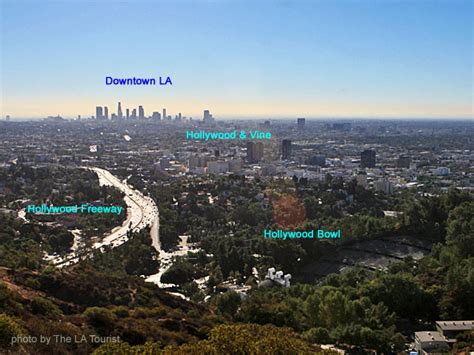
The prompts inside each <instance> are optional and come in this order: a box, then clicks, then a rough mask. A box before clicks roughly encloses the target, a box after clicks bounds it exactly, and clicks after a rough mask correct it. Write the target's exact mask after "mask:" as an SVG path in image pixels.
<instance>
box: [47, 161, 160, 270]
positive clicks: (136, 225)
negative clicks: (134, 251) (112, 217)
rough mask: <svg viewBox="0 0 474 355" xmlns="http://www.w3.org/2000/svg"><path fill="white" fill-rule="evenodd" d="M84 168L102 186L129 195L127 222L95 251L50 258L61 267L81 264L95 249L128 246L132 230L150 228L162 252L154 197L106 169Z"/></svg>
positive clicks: (155, 244)
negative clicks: (129, 231)
mask: <svg viewBox="0 0 474 355" xmlns="http://www.w3.org/2000/svg"><path fill="white" fill-rule="evenodd" d="M84 168H85V169H90V170H92V171H94V172H95V173H96V174H97V176H98V177H99V184H100V185H101V186H102V185H109V186H115V187H116V188H117V189H119V190H120V191H122V192H123V193H124V194H125V197H124V201H125V203H126V204H127V219H126V220H125V222H124V223H123V224H122V225H121V226H119V227H116V228H114V229H113V230H112V231H111V233H110V234H109V235H107V236H106V237H104V238H102V239H101V240H100V241H98V242H96V243H94V244H93V245H92V248H89V249H85V248H83V249H78V250H77V251H73V252H71V253H69V254H67V255H65V256H47V257H46V259H47V260H50V261H52V262H53V263H54V264H55V265H57V266H58V267H64V266H67V265H71V264H74V263H76V262H78V261H79V260H80V259H81V257H84V256H87V255H90V254H91V251H92V250H94V249H98V250H100V251H101V252H103V251H104V247H105V246H110V247H112V248H113V247H116V246H119V245H121V244H123V243H125V242H126V241H127V231H128V230H132V231H139V230H141V229H143V228H145V227H147V226H151V232H150V234H151V235H150V237H151V238H152V245H153V247H154V248H155V249H156V251H157V252H160V250H161V248H160V239H159V213H158V207H157V206H156V204H155V203H154V201H153V200H152V199H151V198H150V197H148V196H145V195H143V194H142V193H141V192H140V191H137V190H134V189H132V188H131V187H130V186H128V185H127V184H126V183H124V182H122V181H120V180H119V179H118V178H117V177H115V176H114V175H112V174H111V173H110V172H109V171H107V170H105V169H101V168H88V167H84Z"/></svg>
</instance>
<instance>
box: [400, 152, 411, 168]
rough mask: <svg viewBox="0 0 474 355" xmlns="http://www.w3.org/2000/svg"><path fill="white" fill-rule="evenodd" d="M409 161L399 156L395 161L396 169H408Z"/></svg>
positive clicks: (406, 157)
mask: <svg viewBox="0 0 474 355" xmlns="http://www.w3.org/2000/svg"><path fill="white" fill-rule="evenodd" d="M410 163H411V159H410V157H408V156H406V155H400V156H399V157H398V159H397V168H406V169H408V168H409V167H410Z"/></svg>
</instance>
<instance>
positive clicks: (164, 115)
mask: <svg viewBox="0 0 474 355" xmlns="http://www.w3.org/2000/svg"><path fill="white" fill-rule="evenodd" d="M161 118H162V119H164V120H166V109H165V108H164V109H163V115H162V116H161Z"/></svg>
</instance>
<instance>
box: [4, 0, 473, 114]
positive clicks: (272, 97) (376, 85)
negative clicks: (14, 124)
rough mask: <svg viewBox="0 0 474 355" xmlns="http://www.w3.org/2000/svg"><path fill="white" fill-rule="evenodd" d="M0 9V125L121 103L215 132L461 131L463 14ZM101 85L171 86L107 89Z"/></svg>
mask: <svg viewBox="0 0 474 355" xmlns="http://www.w3.org/2000/svg"><path fill="white" fill-rule="evenodd" d="M1 7H2V11H1V13H2V15H1V17H2V33H3V38H2V45H1V46H2V55H1V56H2V65H1V68H2V69H1V70H2V75H1V77H2V79H1V86H2V90H1V91H2V96H1V103H0V104H1V108H0V111H1V116H2V117H5V116H6V115H10V116H11V117H12V118H41V117H45V116H49V115H56V114H60V115H62V116H64V117H77V115H81V116H90V115H91V114H93V113H91V112H90V107H93V106H94V104H95V103H96V102H109V101H117V98H127V101H128V106H130V107H131V106H133V107H135V106H137V107H138V105H139V104H140V105H143V106H146V107H155V106H162V107H163V106H166V107H167V108H168V109H169V110H170V112H186V113H187V115H188V116H192V117H195V116H198V115H199V114H200V113H201V111H202V108H203V107H210V108H211V107H212V110H213V111H214V112H216V114H217V115H218V116H219V117H220V118H223V119H225V118H252V117H255V118H265V117H270V118H286V117H294V116H302V117H307V118H319V117H321V118H332V117H334V118H339V117H355V118H385V117H387V118H472V75H473V74H472V50H471V48H472V30H471V24H472V2H470V1H464V0H456V1H450V2H448V1H415V2H383V3H382V2H380V3H376V2H371V1H365V0H363V1H345V0H341V1H337V2H329V1H317V2H311V3H307V2H294V1H290V2H286V3H266V2H257V3H250V2H247V1H239V2H232V3H226V4H223V3H212V2H193V3H190V2H179V3H175V2H169V1H160V2H157V3H150V2H145V1H138V2H122V3H115V2H103V3H88V2H86V3H85V2H80V1H78V2H67V3H60V2H45V3H41V4H37V3H34V2H29V1H20V2H18V1H10V0H6V1H2V3H1ZM18 18H22V19H23V21H16V19H18ZM106 18H109V19H110V21H109V20H108V21H107V23H106V26H105V25H104V19H106ZM196 18H198V19H199V25H196V23H195V19H196ZM51 19H54V21H51ZM114 19H120V21H118V20H114ZM137 24H138V25H137ZM216 29H218V30H217V31H216ZM18 43H21V45H18ZM32 53H33V54H34V55H33V56H32ZM107 76H112V77H134V76H136V77H154V78H158V77H160V76H163V77H164V78H166V77H167V76H169V77H171V78H172V81H173V85H168V86H147V87H143V86H113V87H112V86H107V85H106V84H105V78H106V77H107Z"/></svg>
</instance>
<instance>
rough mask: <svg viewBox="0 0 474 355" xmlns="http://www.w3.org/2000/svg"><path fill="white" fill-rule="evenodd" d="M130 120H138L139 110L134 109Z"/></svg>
mask: <svg viewBox="0 0 474 355" xmlns="http://www.w3.org/2000/svg"><path fill="white" fill-rule="evenodd" d="M130 118H131V119H132V120H135V119H136V118H137V109H136V108H134V109H133V110H132V116H131V117H130Z"/></svg>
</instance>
